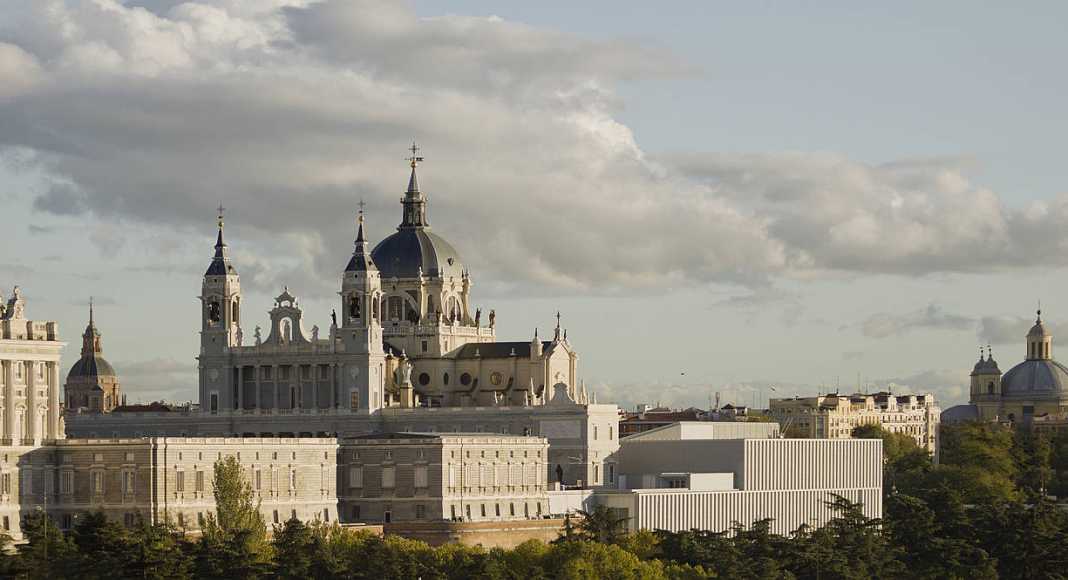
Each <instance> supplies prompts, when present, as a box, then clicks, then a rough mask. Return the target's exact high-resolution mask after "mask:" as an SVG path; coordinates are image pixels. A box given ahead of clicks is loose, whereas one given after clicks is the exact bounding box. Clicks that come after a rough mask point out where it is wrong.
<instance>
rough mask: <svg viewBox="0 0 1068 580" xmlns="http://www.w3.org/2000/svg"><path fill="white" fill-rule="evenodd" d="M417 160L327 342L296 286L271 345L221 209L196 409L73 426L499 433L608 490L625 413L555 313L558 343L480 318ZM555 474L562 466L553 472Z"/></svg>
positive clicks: (153, 431) (567, 473)
mask: <svg viewBox="0 0 1068 580" xmlns="http://www.w3.org/2000/svg"><path fill="white" fill-rule="evenodd" d="M415 152H416V151H415V150H414V149H413V155H412V157H411V158H410V163H409V165H410V168H411V173H410V176H409V180H408V187H407V190H406V191H405V193H404V197H403V199H402V200H401V206H402V216H401V223H400V225H399V226H398V227H397V231H396V232H395V233H393V234H391V235H390V236H388V237H387V238H386V239H384V240H382V241H381V242H380V243H379V244H378V245H377V246H375V247H374V249H373V250H369V247H370V243H369V241H368V238H367V235H366V227H365V226H366V224H365V223H364V217H363V214H362V212H361V213H360V214H359V216H358V219H357V224H356V240H355V248H354V250H353V254H352V257H351V258H350V260H349V261H348V263H347V265H346V267H345V269H344V271H343V272H342V273H341V280H340V289H339V296H340V300H339V303H338V308H337V309H335V311H334V313H333V316H332V319H331V320H330V322H329V324H324V327H325V328H327V329H328V330H325V331H320V327H319V326H318V325H313V326H312V328H311V330H310V331H308V330H306V329H305V321H304V319H303V311H302V310H301V308H300V304H299V301H298V299H297V298H296V296H295V295H294V294H293V293H291V292H290V290H289V288H285V289H283V291H282V293H281V294H280V295H279V296H278V297H277V298H276V299H275V306H274V308H273V309H272V310H271V311H270V312H269V313H268V321H267V324H268V325H267V327H266V329H267V330H266V336H264V332H263V329H261V328H260V327H259V326H254V331H253V332H252V337H251V338H250V337H249V336H248V333H246V332H245V330H246V329H248V328H249V326H252V325H250V324H249V323H248V322H247V313H245V312H244V309H243V308H242V304H243V294H242V290H241V281H240V276H239V275H238V269H237V265H235V263H234V260H232V259H231V257H230V254H229V248H228V246H227V244H226V242H225V241H224V238H223V226H224V224H223V219H222V214H221V212H220V215H219V220H218V232H217V237H216V242H215V253H214V256H213V258H212V260H211V262H210V264H209V266H208V268H207V270H206V271H205V273H204V277H203V279H202V282H201V295H200V297H199V299H200V305H199V307H198V309H197V316H198V318H199V321H200V326H201V333H200V336H201V340H200V352H199V354H198V356H197V360H198V361H199V378H198V381H199V396H200V399H199V406H198V407H196V408H195V409H190V410H188V411H176V412H159V413H153V412H132V413H131V412H123V413H110V414H92V413H78V414H70V415H68V429H69V431H70V433H71V434H72V436H77V437H88V438H97V437H137V436H149V435H152V436H173V437H182V436H188V437H194V436H198V437H249V436H275V437H302V436H304V437H311V436H320V437H323V436H337V437H342V438H347V437H353V436H358V435H365V434H369V433H376V432H403V431H413V432H436V433H457V432H463V433H478V432H484V433H497V434H509V435H536V436H542V437H546V438H547V439H549V442H550V444H551V445H550V450H549V458H548V461H546V462H545V468H546V470H547V471H546V477H548V478H550V480H555V478H557V477H558V476H559V477H560V479H562V482H563V483H565V484H568V485H579V484H581V485H600V484H601V483H602V482H603V478H604V471H603V462H604V459H605V458H606V457H607V456H608V455H610V454H611V453H612V452H614V451H615V450H616V448H617V447H618V433H617V432H616V431H617V427H618V425H617V424H618V419H619V418H618V409H617V407H616V406H615V405H597V404H594V403H593V402H591V399H590V397H589V396H588V393H587V392H586V389H585V387H584V386H583V384H582V383H581V382H580V381H578V367H577V365H578V354H577V352H576V351H575V349H574V348H573V347H572V345H571V343H570V341H569V340H568V337H567V331H566V329H564V328H563V327H562V324H561V320H560V316H559V313H558V314H557V323H556V328H555V329H553V332H552V335H551V339H549V340H542V339H541V338H539V334H538V331H537V330H535V331H534V337H533V338H532V339H531V340H523V341H515V342H503V341H498V340H497V338H496V316H497V315H496V313H495V312H494V311H493V310H490V311H489V313H488V315H486V316H485V317H484V316H483V314H482V312H481V311H480V310H479V309H478V308H472V306H471V303H470V292H471V288H472V285H473V279H472V277H471V275H470V272H469V271H468V270H467V268H466V267H465V266H464V265H463V262H462V261H461V259H460V256H459V254H458V253H457V252H456V250H455V249H454V248H453V246H452V245H451V244H449V243H448V242H446V241H445V240H444V239H443V238H442V237H441V236H439V235H438V234H437V233H435V232H432V231H431V229H430V224H429V219H428V214H427V197H426V194H424V193H423V192H422V191H421V190H420V187H419V182H418V179H417V176H416V165H417V162H418V161H420V160H421V158H419V157H417V156H416V155H415ZM558 468H559V469H558Z"/></svg>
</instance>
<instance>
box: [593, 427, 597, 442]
mask: <svg viewBox="0 0 1068 580" xmlns="http://www.w3.org/2000/svg"><path fill="white" fill-rule="evenodd" d="M593 440H594V441H596V440H597V425H594V426H593Z"/></svg>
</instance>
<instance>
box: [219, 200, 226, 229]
mask: <svg viewBox="0 0 1068 580" xmlns="http://www.w3.org/2000/svg"><path fill="white" fill-rule="evenodd" d="M218 210H219V229H222V227H223V214H224V212H226V208H225V207H223V204H221V203H220V204H219V207H218Z"/></svg>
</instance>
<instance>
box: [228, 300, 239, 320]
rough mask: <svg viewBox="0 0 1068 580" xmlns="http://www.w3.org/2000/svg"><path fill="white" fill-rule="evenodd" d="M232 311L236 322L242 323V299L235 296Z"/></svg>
mask: <svg viewBox="0 0 1068 580" xmlns="http://www.w3.org/2000/svg"><path fill="white" fill-rule="evenodd" d="M230 311H231V313H233V319H234V324H241V300H240V299H239V298H234V303H233V306H232V307H231V310H230Z"/></svg>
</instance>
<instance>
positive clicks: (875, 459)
mask: <svg viewBox="0 0 1068 580" xmlns="http://www.w3.org/2000/svg"><path fill="white" fill-rule="evenodd" d="M683 425H686V424H683ZM724 436H726V437H730V436H731V434H730V433H727V432H726V431H723V432H720V433H716V432H715V430H712V429H709V430H705V431H703V432H702V430H700V429H693V428H689V429H688V428H687V427H682V428H680V427H678V426H674V425H671V426H667V427H662V428H660V429H657V430H654V431H649V432H646V433H643V434H640V435H634V436H631V437H627V438H625V439H623V440H622V442H621V445H620V449H619V451H618V452H617V453H616V454H615V455H613V457H612V459H611V462H612V463H613V464H614V470H615V471H616V472H617V474H616V477H615V479H616V488H617V489H615V490H612V489H600V490H596V491H595V493H594V495H593V498H592V501H593V502H594V503H595V504H598V505H604V506H607V507H609V508H611V509H613V510H616V513H617V514H618V515H619V516H620V517H626V518H628V523H627V526H628V529H630V530H632V531H633V530H638V529H651V530H652V529H663V530H671V531H680V530H688V529H693V528H696V529H703V530H712V531H724V530H729V529H730V528H731V525H732V524H733V523H734V522H739V523H741V524H742V525H745V526H749V525H751V524H752V523H753V522H756V521H759V520H762V519H765V518H771V519H772V523H771V529H772V531H773V532H776V533H780V534H788V533H790V532H793V531H794V530H796V529H797V528H798V527H800V526H801V525H803V524H804V525H809V526H813V527H819V526H821V525H823V524H825V523H826V522H827V521H828V520H829V519H830V518H831V517H832V516H833V513H832V512H831V510H830V509H829V508H828V506H827V502H828V501H830V500H831V499H832V497H833V495H840V496H843V497H845V498H847V499H849V500H851V501H854V502H859V503H862V504H863V506H864V508H863V509H864V513H865V514H866V515H867V516H868V517H872V518H878V517H882V492H883V489H882V485H883V484H882V482H883V479H882V466H883V462H882V441H881V440H878V439H852V440H814V439H813V440H806V439H778V438H738V439H731V438H723V437H724ZM743 436H744V435H743ZM717 437H718V438H717Z"/></svg>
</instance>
